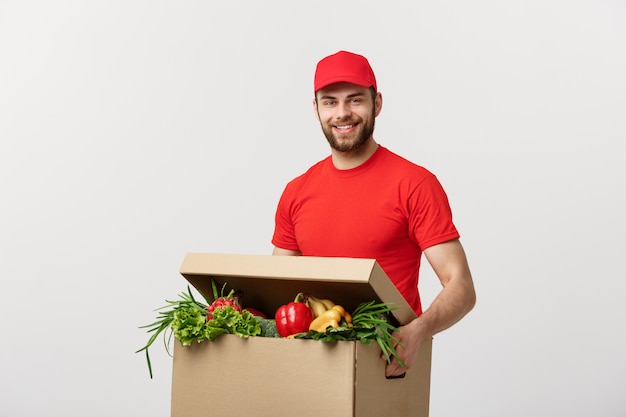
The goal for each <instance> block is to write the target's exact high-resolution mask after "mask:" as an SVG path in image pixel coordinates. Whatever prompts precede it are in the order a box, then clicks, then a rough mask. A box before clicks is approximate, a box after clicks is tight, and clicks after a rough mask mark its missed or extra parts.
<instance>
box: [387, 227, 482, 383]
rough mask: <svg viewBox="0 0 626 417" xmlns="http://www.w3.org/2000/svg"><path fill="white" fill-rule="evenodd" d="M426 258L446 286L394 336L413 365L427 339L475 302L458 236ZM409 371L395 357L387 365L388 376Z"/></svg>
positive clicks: (432, 249)
mask: <svg viewBox="0 0 626 417" xmlns="http://www.w3.org/2000/svg"><path fill="white" fill-rule="evenodd" d="M424 255H425V256H426V259H427V260H428V262H429V263H430V265H431V266H432V268H433V270H434V271H435V273H436V274H437V277H439V280H440V281H441V285H442V286H443V289H442V290H441V292H439V294H438V295H437V297H436V298H435V300H434V301H433V302H432V304H431V305H430V307H428V309H427V310H425V311H424V313H423V314H422V315H421V316H419V317H418V318H416V319H415V320H413V321H412V322H410V323H408V324H406V325H404V326H401V327H400V331H399V332H398V333H397V334H396V335H395V337H397V338H398V340H399V342H400V344H401V345H402V346H403V347H404V348H401V347H400V346H398V355H399V356H400V358H401V359H402V360H403V361H404V363H405V364H406V365H407V366H408V367H411V364H413V362H415V359H416V358H417V352H418V349H419V347H420V345H421V344H422V342H423V341H424V340H427V339H428V338H430V337H432V336H433V335H435V334H436V333H439V332H440V331H442V330H445V329H447V328H448V327H450V326H452V325H453V324H455V323H456V322H458V321H459V320H461V319H462V318H463V317H464V316H465V315H466V314H467V313H468V312H469V311H470V310H471V309H472V308H473V307H474V304H475V303H476V292H475V290H474V283H473V280H472V275H471V273H470V269H469V266H468V264H467V258H466V256H465V251H464V250H463V246H462V245H461V242H459V240H458V239H455V240H451V241H449V242H445V243H441V244H439V245H435V246H431V247H430V248H428V249H426V250H424ZM405 371H406V368H403V367H401V366H400V365H399V364H398V363H397V362H396V361H395V360H393V361H392V362H391V363H390V364H388V365H387V369H386V371H385V373H386V375H387V376H392V375H400V374H402V373H403V372H405Z"/></svg>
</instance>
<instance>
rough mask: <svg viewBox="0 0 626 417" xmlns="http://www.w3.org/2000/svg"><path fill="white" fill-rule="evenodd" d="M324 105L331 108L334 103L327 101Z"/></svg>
mask: <svg viewBox="0 0 626 417" xmlns="http://www.w3.org/2000/svg"><path fill="white" fill-rule="evenodd" d="M324 104H325V105H327V106H332V105H334V104H335V102H334V101H330V100H329V101H327V102H325V103H324Z"/></svg>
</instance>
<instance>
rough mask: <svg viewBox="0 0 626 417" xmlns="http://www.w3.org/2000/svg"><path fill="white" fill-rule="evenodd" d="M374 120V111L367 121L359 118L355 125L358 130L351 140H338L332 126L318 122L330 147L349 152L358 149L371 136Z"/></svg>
mask: <svg viewBox="0 0 626 417" xmlns="http://www.w3.org/2000/svg"><path fill="white" fill-rule="evenodd" d="M374 122H375V117H374V112H372V117H371V119H370V120H369V122H368V123H364V122H363V120H360V122H359V124H358V126H357V127H358V128H359V130H360V132H356V133H357V137H356V138H355V139H354V140H352V141H346V140H343V141H340V140H339V139H338V138H337V136H335V133H334V131H333V127H332V126H327V125H325V124H324V123H320V125H321V126H322V131H323V132H324V136H326V140H327V141H328V143H329V144H330V146H331V148H333V149H335V150H336V151H339V152H350V151H355V150H357V149H359V148H360V147H361V146H363V144H364V143H365V142H367V140H368V139H369V138H370V137H371V136H372V134H373V133H374ZM345 124H352V123H349V122H347V123H345ZM354 133H355V132H352V133H351V134H354ZM342 136H343V135H342Z"/></svg>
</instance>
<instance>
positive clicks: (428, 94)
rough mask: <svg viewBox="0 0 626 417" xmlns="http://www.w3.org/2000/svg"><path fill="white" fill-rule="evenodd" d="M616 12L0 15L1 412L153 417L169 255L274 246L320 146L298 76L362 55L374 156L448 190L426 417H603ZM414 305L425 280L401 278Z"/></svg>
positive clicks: (450, 5)
mask: <svg viewBox="0 0 626 417" xmlns="http://www.w3.org/2000/svg"><path fill="white" fill-rule="evenodd" d="M625 18H626V3H625V2H624V1H620V0H613V1H610V0H588V1H577V0H574V1H565V0H561V1H558V0H547V1H510V2H501V1H495V0H492V1H473V2H468V1H460V0H451V1H445V2H444V1H439V2H426V1H418V2H404V3H403V4H402V6H397V5H395V3H394V2H391V3H390V2H387V3H386V4H383V2H374V1H363V0H359V1H318V2H314V3H306V2H304V3H303V2H296V1H269V2H257V1H231V2H215V1H207V0H205V1H197V0H194V1H191V0H190V1H179V2H174V1H161V0H156V1H155V0H152V1H145V0H144V1H127V0H126V1H120V0H113V1H111V0H109V1H90V2H85V1H78V0H65V1H55V2H50V1H0V137H1V141H0V181H1V186H2V199H1V202H0V279H1V281H0V294H1V296H2V301H1V302H0V317H1V321H2V327H1V333H2V342H1V344H0V383H1V384H2V400H1V401H0V415H2V416H11V417H18V416H69V415H76V416H78V415H82V416H107V417H108V416H112V415H115V416H132V415H150V416H169V405H170V386H171V382H170V377H171V358H170V357H169V356H168V355H167V354H166V353H165V350H164V349H163V348H162V345H161V344H158V343H157V344H155V347H154V348H153V349H152V357H153V366H154V371H155V378H154V379H153V380H150V379H149V378H148V373H147V368H146V364H145V360H144V359H145V358H144V356H143V355H142V354H135V353H134V351H135V350H136V349H138V348H139V347H141V346H142V345H143V344H144V343H145V341H146V340H147V335H146V333H145V332H144V330H141V329H138V326H140V325H143V324H147V323H150V322H151V321H152V320H153V319H154V317H155V312H153V309H155V308H157V307H160V306H161V305H163V304H164V300H165V299H172V298H175V297H176V295H177V294H178V293H179V292H181V291H184V290H185V288H186V281H185V280H184V279H183V278H182V277H181V276H180V275H179V274H178V268H179V266H180V264H181V262H182V259H183V257H184V255H185V253H186V252H192V251H197V252H218V253H239V254H269V253H270V252H271V250H272V246H271V244H270V238H271V234H272V230H273V215H274V209H275V206H276V202H277V200H278V197H279V195H280V193H281V192H282V189H283V187H284V185H285V184H286V182H287V181H288V180H290V179H291V178H292V177H294V176H296V175H298V174H300V173H301V172H303V171H304V170H305V169H306V168H308V167H309V166H310V165H311V164H312V163H314V162H316V161H318V160H319V159H322V158H323V157H325V156H326V155H327V154H328V152H329V151H328V145H327V144H326V142H325V139H324V138H323V137H322V135H321V133H320V129H319V126H318V124H317V121H316V120H315V119H314V116H313V113H312V108H311V99H312V97H313V91H312V89H313V84H312V77H313V71H314V66H315V63H316V62H317V60H318V59H320V58H321V57H323V56H325V55H327V54H330V53H334V52H336V51H337V50H339V49H348V50H351V51H354V52H358V53H362V54H364V55H366V56H367V57H368V58H369V59H370V62H371V64H372V65H373V67H374V69H375V71H376V74H377V77H378V81H379V86H380V90H381V91H382V93H383V97H384V105H383V111H382V114H381V116H380V117H379V118H378V119H377V128H376V133H375V137H376V139H377V140H378V142H379V143H381V144H383V145H384V146H386V147H388V148H389V149H391V150H392V151H394V152H397V153H399V154H401V155H403V156H405V157H407V158H408V159H410V160H412V161H414V162H416V163H418V164H420V165H423V166H425V167H427V168H428V169H430V170H431V171H433V172H434V173H435V174H437V176H438V177H439V179H440V180H441V182H442V183H443V185H444V187H445V188H446V190H447V192H448V194H449V198H450V201H451V204H452V207H453V210H454V215H455V221H456V224H457V226H458V228H459V229H460V231H461V234H462V242H463V244H464V245H465V248H466V250H467V253H468V256H469V260H470V266H471V267H472V271H473V274H474V276H475V280H476V287H477V291H478V304H477V306H476V308H475V310H474V311H473V312H472V313H471V314H470V315H469V316H468V317H467V318H466V319H465V320H464V321H463V322H462V323H461V324H459V325H458V326H456V327H454V328H452V329H450V330H448V331H445V332H444V333H442V334H440V335H438V336H437V337H436V338H435V345H434V346H435V347H434V349H435V350H434V357H433V369H432V395H431V401H432V403H431V415H433V416H437V417H441V416H458V415H463V416H476V417H484V416H494V417H502V416H507V417H517V416H519V417H526V416H531V415H532V416H536V417H539V416H545V417H552V416H556V415H559V416H569V417H574V416H580V417H588V416H604V417H609V416H614V417H618V416H623V415H624V413H625V412H626V400H624V397H623V389H624V386H626V361H625V359H624V352H626V337H625V334H624V320H625V319H626V309H625V307H624V305H623V303H622V300H623V294H624V293H625V292H626V283H625V278H626V274H625V267H624V261H623V259H624V249H625V247H624V246H625V245H624V234H625V232H626V227H625V221H624V213H625V212H626V202H625V192H624V190H625V189H626V184H625V182H626V181H625V180H626V175H625V169H624V163H623V159H624V151H623V143H620V142H623V141H624V139H625V138H626V123H625V120H624V119H625V117H624V116H625V114H626V81H625V78H624V74H626V25H625V24H624V22H625ZM422 274H423V276H422V281H423V293H424V298H425V300H426V303H427V304H428V303H429V302H430V300H432V298H433V297H434V295H435V294H436V291H437V290H438V282H437V281H436V278H435V277H434V276H433V274H432V272H431V271H430V270H429V269H428V266H425V267H424V268H423V272H422Z"/></svg>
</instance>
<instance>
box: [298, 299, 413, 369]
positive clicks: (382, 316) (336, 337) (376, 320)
mask: <svg viewBox="0 0 626 417" xmlns="http://www.w3.org/2000/svg"><path fill="white" fill-rule="evenodd" d="M393 310H394V308H393V307H391V303H375V302H374V301H371V302H369V303H361V304H359V305H358V306H357V308H356V309H355V310H354V312H353V313H352V326H348V325H347V324H346V323H345V321H343V320H342V322H341V325H340V326H339V327H337V328H333V327H328V328H327V329H326V331H325V332H316V331H315V330H311V331H309V332H308V333H300V334H298V335H296V338H298V339H314V340H320V341H322V342H336V341H340V340H357V341H360V342H361V343H365V344H370V343H374V342H375V343H377V344H378V346H379V347H380V349H381V350H382V352H383V354H384V355H385V358H386V359H387V362H390V361H391V358H392V357H394V358H396V360H397V361H398V363H399V364H400V365H401V366H404V367H406V364H405V363H404V362H403V361H402V359H400V357H399V356H398V352H397V351H396V345H398V340H397V339H396V338H395V337H394V336H393V334H394V333H395V332H397V331H398V328H397V327H395V326H394V325H393V324H391V319H390V315H389V313H391V311H393Z"/></svg>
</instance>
